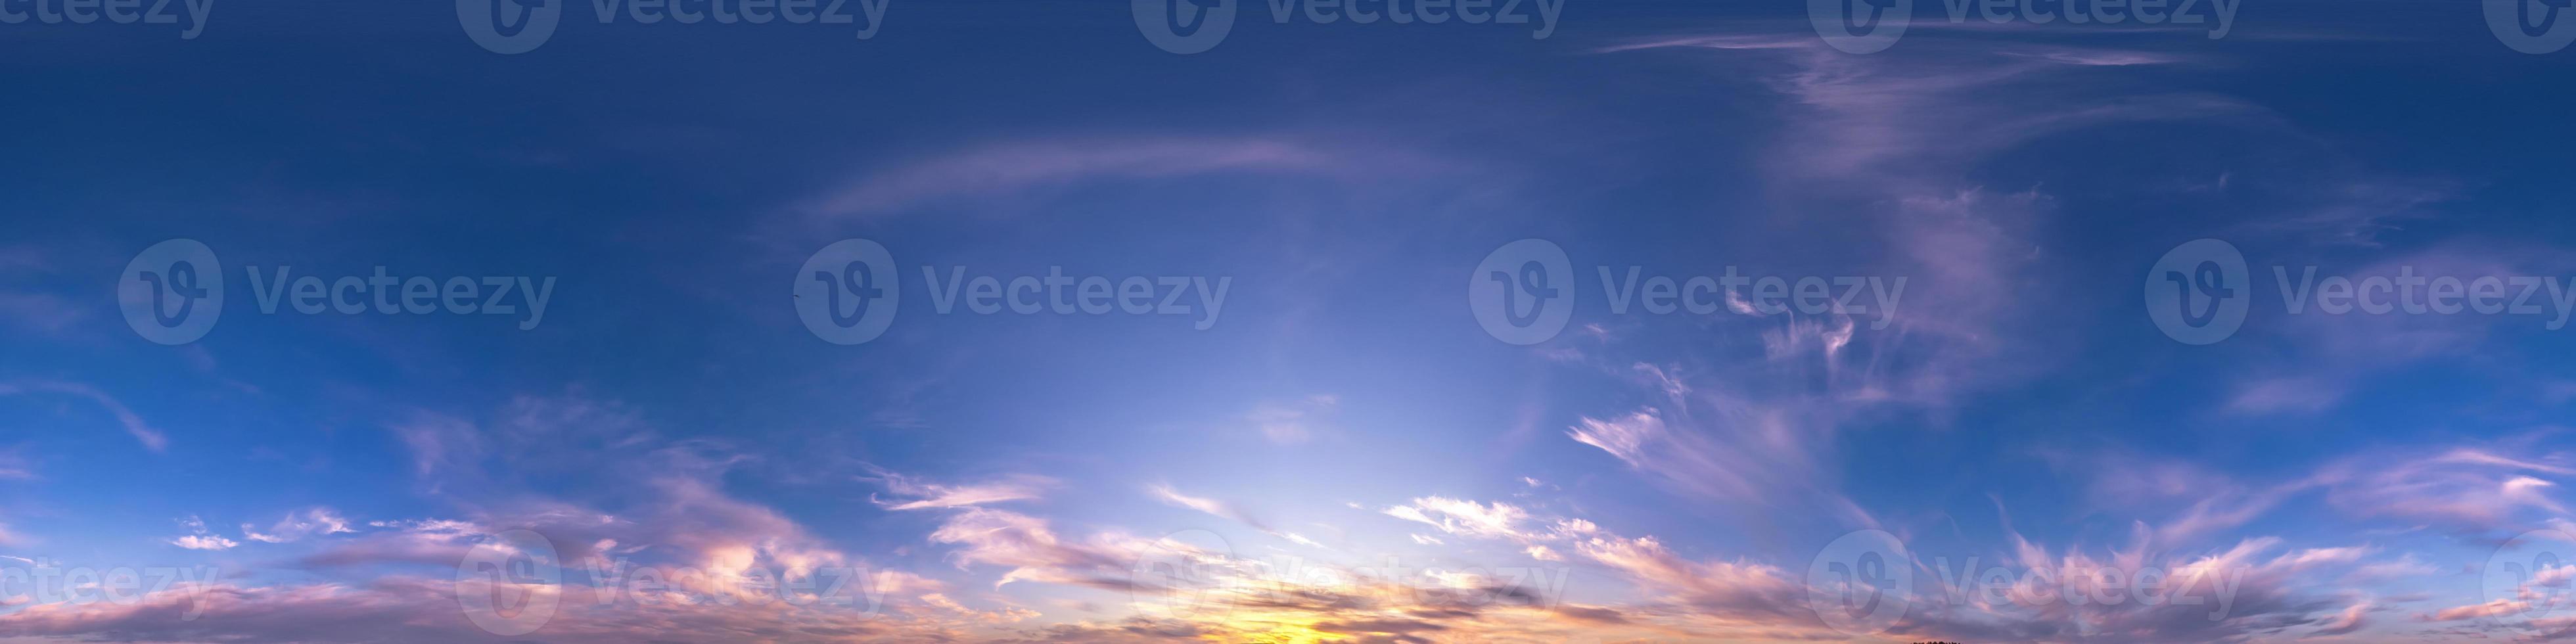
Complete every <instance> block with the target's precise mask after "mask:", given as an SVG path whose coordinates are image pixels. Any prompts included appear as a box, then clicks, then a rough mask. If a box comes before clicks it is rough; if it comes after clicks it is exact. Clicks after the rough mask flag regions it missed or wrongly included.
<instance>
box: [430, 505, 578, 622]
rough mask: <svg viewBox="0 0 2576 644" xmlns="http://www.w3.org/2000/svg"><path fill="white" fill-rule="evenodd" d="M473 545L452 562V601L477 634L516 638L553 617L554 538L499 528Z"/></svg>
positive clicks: (557, 592) (558, 588)
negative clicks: (476, 629)
mask: <svg viewBox="0 0 2576 644" xmlns="http://www.w3.org/2000/svg"><path fill="white" fill-rule="evenodd" d="M493 537H494V539H493V540H492V541H488V542H484V543H478V544H475V545H474V549H473V550H470V551H467V552H466V553H465V559H464V560H463V561H459V562H457V564H456V605H457V607H458V608H462V609H464V611H465V618H466V619H467V620H471V621H473V622H474V626H475V627H476V628H481V629H483V632H486V633H491V634H493V635H499V636H502V637H517V636H520V635H526V634H529V633H533V632H536V630H537V628H539V627H542V626H545V625H546V622H547V621H548V620H552V619H554V617H555V605H556V603H557V602H560V601H562V599H563V596H562V588H563V569H562V568H561V567H559V566H557V565H556V561H555V546H554V542H552V541H548V540H546V537H545V535H541V534H537V533H536V532H534V531H530V530H505V531H502V532H501V533H500V534H497V535H493Z"/></svg>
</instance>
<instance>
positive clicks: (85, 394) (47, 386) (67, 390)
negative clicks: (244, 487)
mask: <svg viewBox="0 0 2576 644" xmlns="http://www.w3.org/2000/svg"><path fill="white" fill-rule="evenodd" d="M37 393H53V394H64V395H69V396H77V397H81V398H87V399H89V400H90V401H91V402H95V403H98V406H99V407H100V408H103V409H106V410H107V413H108V414H109V415H110V416H114V417H115V418H116V423H117V424H118V425H120V426H123V427H124V428H125V433H127V434H131V435H133V436H134V440H137V441H141V442H142V443H143V447H144V448H145V449H150V450H152V451H155V452H159V451H163V450H164V449H166V448H168V447H169V446H170V439H169V437H168V436H167V435H165V434H162V433H161V430H158V429H153V428H152V426H151V425H148V424H145V423H144V422H143V417H141V416H137V415H135V414H134V410H131V409H127V408H126V407H125V403H121V402H117V400H116V399H115V398H113V397H110V396H108V395H107V394H106V393H105V392H101V391H99V390H98V388H96V387H91V386H89V385H85V384H80V383H76V382H50V381H20V382H7V383H0V396H16V395H27V394H37Z"/></svg>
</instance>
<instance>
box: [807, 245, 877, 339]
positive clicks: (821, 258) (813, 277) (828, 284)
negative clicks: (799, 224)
mask: <svg viewBox="0 0 2576 644" xmlns="http://www.w3.org/2000/svg"><path fill="white" fill-rule="evenodd" d="M900 277H901V276H899V275H896V274H895V270H894V255H892V254H890V253H887V252H886V248H885V247H884V246H881V245H878V244H877V243H876V242H872V241H868V240H865V239H844V240H841V241H837V242H833V243H832V245H830V246H825V247H823V250H819V251H815V252H814V256H813V257H808V258H806V259H805V266H803V267H802V268H799V269H797V270H796V284H795V286H794V287H793V288H792V289H791V290H790V291H789V292H791V293H793V294H794V296H795V301H796V316H797V317H798V318H802V319H803V320H804V321H805V328H806V329H807V330H810V331H813V332H814V337H818V338H822V339H823V341H824V342H830V343H832V344H844V345H847V344H858V343H862V342H866V341H869V340H874V339H877V336H878V335H882V334H884V333H885V330H886V327H887V326H888V325H892V324H894V312H895V307H896V306H897V305H899V304H900V303H902V300H903V289H902V287H901V285H900V284H899V283H898V282H899V281H900Z"/></svg>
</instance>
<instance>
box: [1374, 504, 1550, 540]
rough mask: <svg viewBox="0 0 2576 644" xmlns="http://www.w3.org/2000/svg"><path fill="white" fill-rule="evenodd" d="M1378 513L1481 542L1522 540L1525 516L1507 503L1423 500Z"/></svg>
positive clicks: (1526, 536) (1524, 511) (1527, 516)
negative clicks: (1521, 525)
mask: <svg viewBox="0 0 2576 644" xmlns="http://www.w3.org/2000/svg"><path fill="white" fill-rule="evenodd" d="M1379 512H1381V513H1383V514H1385V515H1387V516H1391V517H1395V518H1398V519H1403V520H1406V521H1412V522H1416V523H1420V524H1423V525H1428V526H1431V527H1434V528H1439V529H1440V531H1441V532H1446V533H1449V534H1454V535H1459V536H1465V537H1474V538H1482V539H1526V538H1528V537H1529V536H1528V535H1526V534H1523V533H1522V532H1521V531H1520V524H1521V522H1523V521H1526V520H1528V519H1529V512H1528V511H1526V510H1522V509H1520V508H1519V507H1517V506H1513V505H1511V504H1508V503H1503V502H1500V501H1496V502H1494V503H1493V504H1491V505H1487V504H1482V503H1477V502H1475V501H1461V500H1458V499H1452V498H1448V497H1440V496H1426V497H1421V498H1416V499H1414V500H1413V502H1412V503H1409V504H1405V505H1397V506H1389V507H1387V508H1386V509H1383V510H1379Z"/></svg>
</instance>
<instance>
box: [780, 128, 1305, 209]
mask: <svg viewBox="0 0 2576 644" xmlns="http://www.w3.org/2000/svg"><path fill="white" fill-rule="evenodd" d="M1339 159H1341V156H1340V155H1336V154H1332V153H1328V152H1325V151H1322V150H1318V149H1315V148H1313V147H1311V146H1308V145H1305V144H1301V143H1292V142H1287V141H1281V140H1267V139H1257V138H1244V139H1223V138H1178V137H1172V138H1150V139H1098V140H1079V141H1074V140H1067V141H1035V142H1015V143H1009V144H1001V145H991V146H985V147H980V148H974V149H969V150H964V151H960V152H955V153H951V154H947V155H943V156H938V157H933V158H929V159H924V160H920V161H915V162H912V163H909V164H907V165H905V166H903V167H899V168H894V169H890V170H886V171H881V172H875V173H871V174H869V175H867V176H865V177H864V178H861V179H859V180H858V181H856V182H854V183H852V184H850V185H848V186H845V187H842V188H840V189H839V190H838V191H836V192H834V193H832V194H830V195H827V196H825V197H823V198H822V199H820V200H818V201H816V202H815V203H813V204H812V205H811V206H810V207H809V210H810V212H812V213H813V214H814V215H816V216H818V217H868V216H877V215H882V214H886V213H891V212H897V211H901V210H903V209H905V208H908V207H912V206H915V205H919V204H922V203H925V202H933V201H938V200H943V199H951V198H957V197H963V196H978V197H986V198H990V197H993V196H998V195H1011V194H1016V193H1020V192H1024V191H1028V190H1032V189H1040V188H1048V187H1058V186H1065V185H1071V184H1075V183H1080V182H1084V181H1097V180H1143V179H1160V178H1168V177H1179V176H1188V175H1196V174H1203V173H1210V172H1221V171H1229V170H1264V171H1281V170H1288V171H1315V170H1324V169H1329V168H1331V167H1332V166H1333V165H1334V164H1335V163H1336V161H1337V160H1339Z"/></svg>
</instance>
